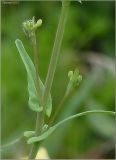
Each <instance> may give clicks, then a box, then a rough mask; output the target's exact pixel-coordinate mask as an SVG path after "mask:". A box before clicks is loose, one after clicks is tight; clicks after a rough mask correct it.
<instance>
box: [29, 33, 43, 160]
mask: <svg viewBox="0 0 116 160" xmlns="http://www.w3.org/2000/svg"><path fill="white" fill-rule="evenodd" d="M31 42H32V47H33V53H34V64H35V69H36V87H37V93H38V97H39V103H40V104H42V94H41V88H40V84H39V78H38V55H37V45H36V35H35V32H33V36H32V37H31ZM42 119H43V118H42V113H37V118H36V126H35V134H36V136H39V134H40V133H41V129H42V125H43V124H42ZM39 146H40V143H38V142H37V143H35V144H33V145H32V147H31V151H30V154H29V159H33V158H34V157H35V156H36V154H37V151H38V149H39Z"/></svg>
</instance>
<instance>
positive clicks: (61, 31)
mask: <svg viewBox="0 0 116 160" xmlns="http://www.w3.org/2000/svg"><path fill="white" fill-rule="evenodd" d="M69 3H70V2H69V1H63V2H62V10H61V15H60V20H59V24H58V28H57V33H56V37H55V42H54V46H53V50H52V56H51V60H50V64H49V68H48V73H47V77H46V81H45V90H44V93H43V100H42V102H43V104H44V105H45V103H46V101H47V98H48V95H49V93H50V90H51V86H52V82H53V78H54V73H55V70H56V65H57V61H58V57H59V53H60V48H61V44H62V39H63V34H64V29H65V24H66V18H67V13H68V8H69Z"/></svg>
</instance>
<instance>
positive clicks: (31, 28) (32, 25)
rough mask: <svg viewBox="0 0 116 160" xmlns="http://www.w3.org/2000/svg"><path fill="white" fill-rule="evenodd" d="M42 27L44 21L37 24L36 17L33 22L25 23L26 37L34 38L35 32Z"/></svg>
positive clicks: (40, 20)
mask: <svg viewBox="0 0 116 160" xmlns="http://www.w3.org/2000/svg"><path fill="white" fill-rule="evenodd" d="M41 25H42V19H39V20H38V21H37V22H35V17H33V18H32V19H31V20H27V21H25V22H23V30H24V32H25V34H26V35H28V36H29V37H31V36H33V34H34V32H35V30H36V29H37V28H38V27H40V26H41Z"/></svg>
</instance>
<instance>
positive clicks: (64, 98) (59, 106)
mask: <svg viewBox="0 0 116 160" xmlns="http://www.w3.org/2000/svg"><path fill="white" fill-rule="evenodd" d="M66 99H67V96H66V95H64V96H63V98H62V100H61V102H60V103H59V105H58V106H57V108H56V110H55V113H54V114H53V117H52V118H51V120H50V122H49V126H51V125H52V123H53V122H54V121H55V119H56V118H57V115H58V113H59V111H60V109H61V107H62V105H63V104H64V102H65V100H66Z"/></svg>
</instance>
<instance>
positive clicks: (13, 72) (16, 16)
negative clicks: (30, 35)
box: [1, 1, 114, 159]
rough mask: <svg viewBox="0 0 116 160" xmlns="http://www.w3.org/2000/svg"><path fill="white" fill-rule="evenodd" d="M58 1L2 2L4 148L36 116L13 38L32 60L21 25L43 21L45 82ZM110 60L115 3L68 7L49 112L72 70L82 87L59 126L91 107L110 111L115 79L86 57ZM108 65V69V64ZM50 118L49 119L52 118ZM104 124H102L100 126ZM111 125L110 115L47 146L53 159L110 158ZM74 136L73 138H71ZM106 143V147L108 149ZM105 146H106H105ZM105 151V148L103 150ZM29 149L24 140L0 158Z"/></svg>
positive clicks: (75, 126) (78, 124) (74, 127)
mask: <svg viewBox="0 0 116 160" xmlns="http://www.w3.org/2000/svg"><path fill="white" fill-rule="evenodd" d="M60 9H61V2H52V1H50V2H47V1H43V2H42V1H27V2H26V1H20V2H19V1H16V3H10V4H7V3H5V2H4V1H2V13H1V14H2V20H1V36H2V46H1V47H2V48H1V50H2V54H1V59H2V61H1V62H2V70H1V73H2V98H1V99H2V143H3V144H4V143H7V142H9V141H10V140H12V139H13V138H15V137H17V136H20V135H21V134H22V132H23V131H25V130H31V129H32V130H33V129H34V127H35V126H34V125H35V119H36V114H35V113H34V112H32V111H31V110H30V109H29V107H28V104H27V102H28V93H27V80H26V72H25V69H24V66H23V64H22V61H21V59H20V57H19V55H18V52H17V49H16V46H15V43H14V41H15V39H17V38H19V39H21V40H22V41H23V43H24V45H25V48H26V50H27V51H28V53H29V54H30V56H31V58H32V59H33V55H32V49H31V46H30V45H29V41H28V39H27V37H26V36H25V35H24V33H23V31H22V26H21V24H22V22H23V21H25V20H26V19H29V18H32V16H35V17H36V19H38V18H42V19H43V26H42V27H41V28H40V29H39V31H38V32H37V40H38V42H37V43H38V50H39V69H40V76H41V79H42V80H43V82H44V81H45V76H46V73H47V68H48V65H49V60H50V56H51V50H52V46H53V42H54V37H55V32H56V28H57V24H58V19H59V14H60ZM90 51H93V52H95V54H96V52H97V55H98V56H100V55H101V54H102V55H104V56H107V57H108V58H109V61H113V58H114V2H113V1H107V2H106V1H104V2H103V1H101V2H99V1H98V2H97V1H93V2H92V1H91V2H90V1H85V2H83V3H82V4H79V3H78V2H71V7H70V11H69V15H68V21H67V25H66V30H65V34H64V39H63V45H62V50H61V54H60V58H59V62H58V66H57V70H56V74H55V78H54V83H53V87H52V97H53V104H54V105H53V113H54V111H55V108H56V107H57V106H58V103H59V102H60V101H61V99H62V97H63V94H64V92H65V89H66V85H67V82H68V78H67V73H68V71H69V70H72V69H74V68H75V67H76V66H77V67H78V68H79V69H80V72H81V73H82V74H83V82H82V84H81V85H80V86H79V88H76V90H75V91H74V92H73V93H72V94H71V95H70V97H69V98H68V99H67V102H66V103H65V104H64V106H63V108H62V110H61V111H60V113H59V115H58V117H57V121H58V120H60V119H63V118H64V117H66V116H68V115H72V114H75V113H77V112H80V111H85V110H87V109H94V108H96V109H97V108H102V107H103V108H104V109H107V110H114V74H113V73H111V72H110V71H108V70H107V69H103V68H101V67H100V66H97V69H94V68H95V66H94V65H93V64H91V63H89V62H88V61H86V59H87V58H88V59H89V57H88V56H89V55H88V54H87V53H88V52H90ZM107 65H109V64H107ZM53 113H52V114H53ZM101 122H102V123H101ZM113 132H114V120H113V119H112V118H111V117H108V116H105V117H103V116H97V115H96V116H91V117H83V118H80V119H77V120H74V121H73V122H71V123H68V124H67V125H65V126H63V127H61V128H60V129H59V130H57V131H56V132H55V133H54V134H53V135H52V136H50V137H49V138H48V140H46V141H45V143H44V145H45V146H46V147H47V149H48V153H49V155H50V157H51V158H94V159H95V158H96V157H97V158H110V159H111V158H114V144H113V141H114V139H113V134H114V133H113ZM70 137H72V138H70ZM106 144H108V145H106ZM104 146H105V147H104ZM106 146H107V147H106ZM29 149H30V146H27V145H26V142H25V141H24V140H22V141H21V142H20V143H18V144H16V145H15V146H14V147H11V148H9V149H6V150H5V151H4V152H3V158H5V159H7V158H8V159H10V158H15V159H16V158H19V157H21V156H22V157H23V156H25V155H27V154H28V152H29Z"/></svg>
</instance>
